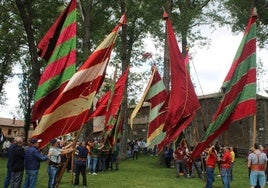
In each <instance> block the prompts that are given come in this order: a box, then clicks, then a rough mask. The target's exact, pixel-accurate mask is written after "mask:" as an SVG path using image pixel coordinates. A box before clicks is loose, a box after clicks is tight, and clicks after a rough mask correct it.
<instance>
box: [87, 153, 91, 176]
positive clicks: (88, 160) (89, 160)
mask: <svg viewBox="0 0 268 188" xmlns="http://www.w3.org/2000/svg"><path fill="white" fill-rule="evenodd" d="M90 162H91V156H89V155H88V156H87V167H88V170H89V172H90Z"/></svg>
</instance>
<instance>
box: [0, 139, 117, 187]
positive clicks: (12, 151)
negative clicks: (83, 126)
mask: <svg viewBox="0 0 268 188" xmlns="http://www.w3.org/2000/svg"><path fill="white" fill-rule="evenodd" d="M40 142H42V140H41V139H37V138H32V139H30V141H29V145H28V146H24V142H23V139H22V138H21V137H15V138H14V141H13V142H12V143H11V145H10V147H9V148H8V151H7V155H8V156H7V157H8V161H7V171H6V177H5V179H4V185H3V187H4V188H8V187H9V186H10V187H11V188H20V187H24V188H34V187H37V178H38V173H39V169H40V163H41V162H42V161H47V162H48V166H47V173H48V188H54V187H56V186H57V184H58V183H59V176H60V174H61V172H62V170H63V171H65V169H66V170H67V171H68V172H72V173H74V176H75V178H74V183H73V184H74V187H76V186H78V185H79V176H80V174H81V175H82V185H83V186H84V187H87V179H86V173H87V172H88V173H89V174H93V175H96V174H97V173H98V172H105V171H107V170H108V168H110V169H111V170H118V168H119V162H118V152H119V144H118V143H117V144H116V145H115V147H113V149H111V148H110V147H108V146H105V144H104V143H103V142H102V141H101V139H98V138H94V139H93V140H90V141H88V142H85V141H81V142H76V143H73V142H72V141H71V140H63V139H62V138H55V139H52V140H51V141H50V147H49V149H48V151H47V154H46V155H44V154H42V152H41V151H40V150H39V143H40ZM72 151H75V155H74V159H72V155H70V153H71V152H72ZM72 162H73V164H74V165H73V169H72ZM24 172H25V178H24V183H23V175H24ZM22 183H23V184H22Z"/></svg>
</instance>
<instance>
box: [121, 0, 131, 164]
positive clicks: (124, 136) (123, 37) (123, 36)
mask: <svg viewBox="0 0 268 188" xmlns="http://www.w3.org/2000/svg"><path fill="white" fill-rule="evenodd" d="M125 12H126V2H125V0H122V1H121V15H123V14H124V13H125ZM121 41H122V54H121V61H122V70H123V71H124V70H126V68H127V67H128V65H129V63H128V62H129V59H130V58H128V56H127V53H128V52H127V49H128V44H127V25H123V26H122V34H121ZM127 85H128V82H127V84H126V88H127ZM127 98H128V95H127V89H125V92H124V98H123V102H122V109H128V104H127ZM123 117H124V123H123V131H122V133H123V134H122V139H121V140H120V153H119V158H120V159H126V158H127V138H129V133H130V128H129V126H128V111H127V110H124V111H123Z"/></svg>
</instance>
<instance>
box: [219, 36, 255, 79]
mask: <svg viewBox="0 0 268 188" xmlns="http://www.w3.org/2000/svg"><path fill="white" fill-rule="evenodd" d="M254 53H256V39H253V40H250V41H249V42H248V43H247V44H245V47H244V50H243V51H242V54H241V55H240V56H239V57H238V58H237V59H236V60H235V61H234V62H233V65H232V67H231V69H230V71H229V72H228V74H227V76H226V78H225V80H224V82H226V81H229V80H230V79H231V78H232V76H233V75H234V71H235V70H236V67H237V66H238V65H239V64H241V63H244V60H246V59H247V58H249V56H251V55H252V54H254Z"/></svg>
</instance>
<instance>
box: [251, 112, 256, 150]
mask: <svg viewBox="0 0 268 188" xmlns="http://www.w3.org/2000/svg"><path fill="white" fill-rule="evenodd" d="M256 127H257V125H256V115H254V116H253V135H252V143H253V146H254V144H255V143H256V134H257V131H256Z"/></svg>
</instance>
